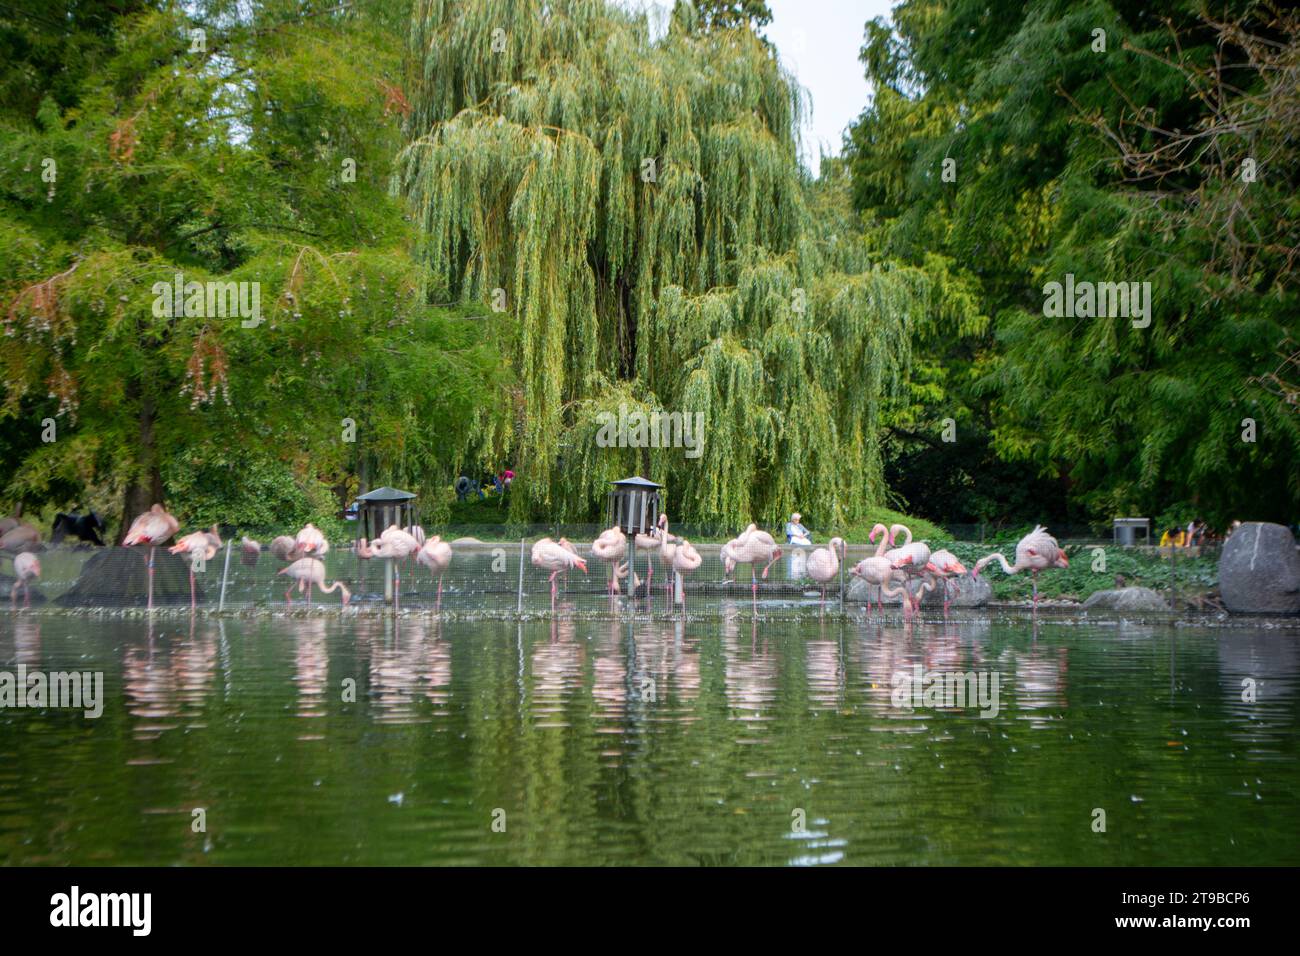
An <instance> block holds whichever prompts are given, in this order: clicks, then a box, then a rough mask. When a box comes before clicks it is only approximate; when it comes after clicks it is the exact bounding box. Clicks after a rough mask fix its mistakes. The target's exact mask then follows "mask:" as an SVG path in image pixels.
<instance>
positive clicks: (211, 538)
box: [167, 525, 222, 611]
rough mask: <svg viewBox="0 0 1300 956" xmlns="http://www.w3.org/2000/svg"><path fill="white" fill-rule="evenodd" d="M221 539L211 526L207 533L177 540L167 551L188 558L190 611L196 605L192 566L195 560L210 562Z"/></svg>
mask: <svg viewBox="0 0 1300 956" xmlns="http://www.w3.org/2000/svg"><path fill="white" fill-rule="evenodd" d="M221 544H222V542H221V537H220V535H218V534H217V526H216V525H213V526H212V527H211V529H209V530H208V531H195V532H192V533H191V534H187V535H185V537H183V538H178V539H177V540H176V543H175V544H174V545H172V546H171V547H170V548H168V549H167V553H168V554H188V555H189V556H190V565H189V571H190V611H194V610H195V607H196V604H195V600H194V564H195V561H196V560H200V559H201V560H202V561H204V562H205V563H206V562H208V561H211V560H212V559H213V558H214V557H215V556H216V554H217V552H218V551H220V550H221Z"/></svg>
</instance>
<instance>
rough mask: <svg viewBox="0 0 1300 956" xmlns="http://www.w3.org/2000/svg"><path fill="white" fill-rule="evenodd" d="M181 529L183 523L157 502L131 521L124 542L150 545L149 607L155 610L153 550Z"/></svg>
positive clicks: (132, 545) (128, 545) (131, 544)
mask: <svg viewBox="0 0 1300 956" xmlns="http://www.w3.org/2000/svg"><path fill="white" fill-rule="evenodd" d="M180 529H181V523H180V522H179V521H177V520H176V518H175V517H173V516H172V515H170V514H168V513H167V511H166V510H165V509H164V508H163V506H162V505H160V504H158V503H157V502H155V503H154V505H153V506H152V507H151V508H150V509H149V510H148V511H146V512H145V513H144V514H142V515H140V516H139V517H137V518H136V519H135V520H134V521H132V522H131V527H130V528H128V529H127V532H126V537H125V538H123V539H122V543H123V544H124V545H126V546H127V547H134V546H135V545H140V544H147V545H149V598H148V609H149V610H150V611H152V610H153V552H154V549H155V548H156V547H158V545H160V544H162V543H163V542H165V541H166V540H167V539H168V538H170V537H171V536H172V535H174V534H175V533H176V532H177V531H179V530H180Z"/></svg>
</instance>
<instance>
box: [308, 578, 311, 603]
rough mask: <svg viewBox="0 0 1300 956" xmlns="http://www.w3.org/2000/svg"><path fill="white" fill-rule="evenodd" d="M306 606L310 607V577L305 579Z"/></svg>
mask: <svg viewBox="0 0 1300 956" xmlns="http://www.w3.org/2000/svg"><path fill="white" fill-rule="evenodd" d="M307 606H308V607H311V578H308V579H307Z"/></svg>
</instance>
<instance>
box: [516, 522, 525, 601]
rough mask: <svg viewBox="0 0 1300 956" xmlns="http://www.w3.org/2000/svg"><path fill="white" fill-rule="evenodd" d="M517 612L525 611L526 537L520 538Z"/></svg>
mask: <svg viewBox="0 0 1300 956" xmlns="http://www.w3.org/2000/svg"><path fill="white" fill-rule="evenodd" d="M515 613H516V614H519V615H522V614H523V613H524V539H523V538H520V539H519V598H518V600H517V601H516V602H515Z"/></svg>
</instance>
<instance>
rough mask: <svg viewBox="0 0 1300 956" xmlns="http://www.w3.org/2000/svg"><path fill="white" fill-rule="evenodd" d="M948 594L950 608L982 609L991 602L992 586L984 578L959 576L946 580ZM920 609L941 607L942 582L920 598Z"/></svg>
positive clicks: (966, 575)
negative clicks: (949, 596)
mask: <svg viewBox="0 0 1300 956" xmlns="http://www.w3.org/2000/svg"><path fill="white" fill-rule="evenodd" d="M948 593H949V594H950V595H951V601H950V606H951V607H984V606H985V605H987V604H988V603H989V601H991V600H993V584H992V582H990V581H989V579H988V578H986V577H984V578H973V577H971V576H970V575H969V574H959V575H957V576H956V577H953V578H949V579H948ZM921 607H943V582H942V581H940V582H938V583H937V584H935V586H934V590H933V591H927V592H926V594H925V595H924V596H923V597H922V598H921Z"/></svg>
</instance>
